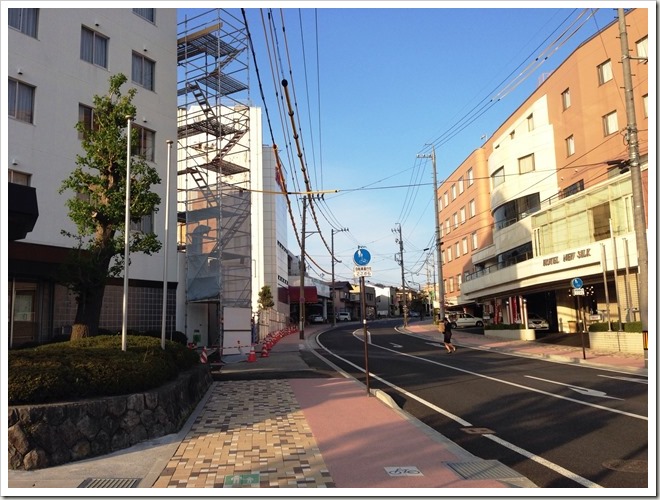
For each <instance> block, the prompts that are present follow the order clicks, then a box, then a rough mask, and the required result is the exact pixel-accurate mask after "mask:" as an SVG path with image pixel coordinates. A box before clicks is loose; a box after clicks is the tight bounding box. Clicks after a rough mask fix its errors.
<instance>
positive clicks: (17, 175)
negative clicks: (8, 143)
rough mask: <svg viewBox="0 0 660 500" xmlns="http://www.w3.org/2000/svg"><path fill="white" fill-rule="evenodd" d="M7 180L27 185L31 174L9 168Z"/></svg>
mask: <svg viewBox="0 0 660 500" xmlns="http://www.w3.org/2000/svg"><path fill="white" fill-rule="evenodd" d="M8 177H9V178H8V180H9V182H11V183H12V184H20V185H21V186H29V185H30V181H31V180H32V176H31V175H30V174H26V173H24V172H17V171H16V170H11V169H9V176H8Z"/></svg>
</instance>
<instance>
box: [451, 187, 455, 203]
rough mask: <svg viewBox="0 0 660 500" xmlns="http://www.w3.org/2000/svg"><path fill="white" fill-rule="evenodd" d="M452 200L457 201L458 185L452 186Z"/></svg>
mask: <svg viewBox="0 0 660 500" xmlns="http://www.w3.org/2000/svg"><path fill="white" fill-rule="evenodd" d="M451 199H452V201H453V200H455V199H456V184H452V185H451Z"/></svg>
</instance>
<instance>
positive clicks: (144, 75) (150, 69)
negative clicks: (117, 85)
mask: <svg viewBox="0 0 660 500" xmlns="http://www.w3.org/2000/svg"><path fill="white" fill-rule="evenodd" d="M155 72H156V63H155V62H154V61H152V60H151V59H147V58H146V57H144V56H143V55H142V54H140V53H139V52H133V65H132V70H131V79H132V80H133V81H134V82H135V83H137V84H138V85H140V86H142V87H144V88H145V89H149V90H153V89H154V76H155Z"/></svg>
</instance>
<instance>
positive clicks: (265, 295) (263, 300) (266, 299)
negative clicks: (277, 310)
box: [258, 285, 275, 309]
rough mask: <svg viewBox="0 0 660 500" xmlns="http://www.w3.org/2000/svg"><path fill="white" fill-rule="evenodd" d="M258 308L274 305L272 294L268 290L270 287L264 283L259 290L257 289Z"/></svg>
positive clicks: (268, 307)
mask: <svg viewBox="0 0 660 500" xmlns="http://www.w3.org/2000/svg"><path fill="white" fill-rule="evenodd" d="M258 302H259V309H270V308H271V307H273V306H274V305H275V302H273V294H272V292H271V291H270V287H269V286H268V285H264V286H262V287H261V290H259V301H258Z"/></svg>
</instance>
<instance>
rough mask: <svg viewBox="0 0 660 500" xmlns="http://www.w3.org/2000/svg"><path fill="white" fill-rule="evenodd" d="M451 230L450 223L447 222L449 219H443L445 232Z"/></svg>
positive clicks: (447, 232)
mask: <svg viewBox="0 0 660 500" xmlns="http://www.w3.org/2000/svg"><path fill="white" fill-rule="evenodd" d="M450 231H451V223H450V222H449V219H446V220H445V234H449V232H450Z"/></svg>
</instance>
